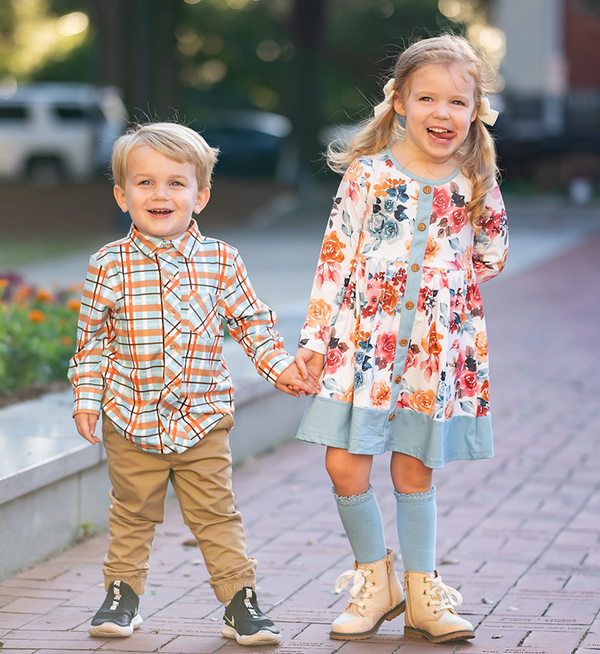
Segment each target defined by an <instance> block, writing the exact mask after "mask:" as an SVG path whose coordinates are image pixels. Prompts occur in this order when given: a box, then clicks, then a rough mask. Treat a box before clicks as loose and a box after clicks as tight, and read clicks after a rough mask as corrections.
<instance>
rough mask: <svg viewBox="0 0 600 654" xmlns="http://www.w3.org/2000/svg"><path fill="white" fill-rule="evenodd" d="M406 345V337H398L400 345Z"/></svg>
mask: <svg viewBox="0 0 600 654" xmlns="http://www.w3.org/2000/svg"><path fill="white" fill-rule="evenodd" d="M407 345H408V340H407V339H406V338H401V339H400V347H406V346H407Z"/></svg>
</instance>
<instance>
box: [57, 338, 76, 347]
mask: <svg viewBox="0 0 600 654" xmlns="http://www.w3.org/2000/svg"><path fill="white" fill-rule="evenodd" d="M60 342H61V343H62V344H63V345H64V346H65V347H71V345H73V339H72V338H71V337H70V336H61V337H60Z"/></svg>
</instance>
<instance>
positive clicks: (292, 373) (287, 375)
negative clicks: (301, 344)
mask: <svg viewBox="0 0 600 654" xmlns="http://www.w3.org/2000/svg"><path fill="white" fill-rule="evenodd" d="M275 388H276V389H278V390H280V391H283V392H284V393H287V394H288V395H293V396H294V397H299V396H300V393H303V394H304V395H314V394H315V393H318V392H319V382H318V378H317V377H315V376H314V375H313V374H312V373H309V374H308V375H307V377H306V378H304V377H303V376H302V375H301V374H300V371H299V370H298V366H297V364H296V363H292V364H291V365H290V366H288V367H287V368H286V369H285V370H284V371H283V372H282V373H281V374H280V375H279V377H278V378H277V381H276V382H275Z"/></svg>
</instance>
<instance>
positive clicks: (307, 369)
mask: <svg viewBox="0 0 600 654" xmlns="http://www.w3.org/2000/svg"><path fill="white" fill-rule="evenodd" d="M295 359H296V365H297V366H298V370H299V371H300V374H301V375H302V379H308V377H309V375H310V376H311V377H313V378H315V379H320V378H321V373H322V372H323V366H324V365H325V355H324V354H319V353H318V352H313V350H308V349H306V348H305V347H300V348H298V351H297V352H296V356H295Z"/></svg>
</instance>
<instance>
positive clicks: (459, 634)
mask: <svg viewBox="0 0 600 654" xmlns="http://www.w3.org/2000/svg"><path fill="white" fill-rule="evenodd" d="M404 635H405V636H406V637H407V638H415V639H417V638H424V639H426V640H428V641H429V642H430V643H436V644H437V643H451V642H453V641H455V640H469V639H471V638H475V632H473V631H455V632H454V633H452V634H442V635H441V636H434V635H433V634H429V633H427V632H426V631H423V630H422V629H415V627H406V626H405V627H404Z"/></svg>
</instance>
